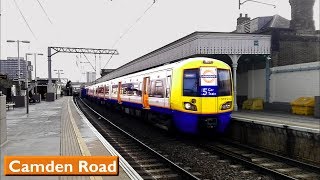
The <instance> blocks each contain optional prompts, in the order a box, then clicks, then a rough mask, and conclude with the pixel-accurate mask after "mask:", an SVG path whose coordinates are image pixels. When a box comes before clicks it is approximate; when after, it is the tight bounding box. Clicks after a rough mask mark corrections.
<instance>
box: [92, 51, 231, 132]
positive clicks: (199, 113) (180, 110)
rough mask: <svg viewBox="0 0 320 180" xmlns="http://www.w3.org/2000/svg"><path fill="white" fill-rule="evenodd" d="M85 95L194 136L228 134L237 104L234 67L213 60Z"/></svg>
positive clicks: (125, 79)
mask: <svg viewBox="0 0 320 180" xmlns="http://www.w3.org/2000/svg"><path fill="white" fill-rule="evenodd" d="M86 89H87V90H86V92H87V93H86V94H87V96H89V97H91V98H94V99H96V100H98V101H104V102H106V103H110V104H114V105H117V106H120V107H123V108H124V109H125V112H127V113H129V112H131V113H132V112H133V113H134V114H135V115H140V116H141V115H142V114H143V115H144V116H146V117H149V118H150V117H155V118H153V120H156V121H159V122H158V123H160V124H163V125H165V126H167V127H169V128H175V129H177V130H178V131H180V132H184V133H191V134H196V133H199V132H200V131H201V130H208V129H209V130H211V131H214V132H217V133H223V132H224V131H225V129H226V128H227V127H228V125H229V123H230V120H231V111H232V109H233V104H234V103H233V86H232V76H231V70H230V66H229V65H227V64H226V63H224V62H222V61H219V60H216V59H211V58H201V57H200V58H190V59H186V60H182V61H179V62H174V63H171V64H167V65H163V66H161V67H156V68H152V69H148V70H145V71H140V72H137V73H133V74H129V75H126V76H122V77H119V78H115V79H111V80H108V81H106V82H102V83H99V84H95V85H92V86H89V87H86ZM162 117H165V118H162Z"/></svg>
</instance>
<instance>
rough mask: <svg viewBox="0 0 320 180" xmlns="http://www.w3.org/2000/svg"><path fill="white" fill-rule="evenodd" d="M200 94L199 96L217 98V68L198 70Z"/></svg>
mask: <svg viewBox="0 0 320 180" xmlns="http://www.w3.org/2000/svg"><path fill="white" fill-rule="evenodd" d="M200 93H201V96H217V95H218V76H217V68H215V67H201V68H200Z"/></svg>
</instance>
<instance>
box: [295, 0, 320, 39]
mask: <svg viewBox="0 0 320 180" xmlns="http://www.w3.org/2000/svg"><path fill="white" fill-rule="evenodd" d="M289 2H290V5H291V21H290V28H291V29H293V30H294V31H295V33H296V34H297V35H308V34H309V35H310V34H314V33H315V26H314V21H313V6H314V2H315V0H289Z"/></svg>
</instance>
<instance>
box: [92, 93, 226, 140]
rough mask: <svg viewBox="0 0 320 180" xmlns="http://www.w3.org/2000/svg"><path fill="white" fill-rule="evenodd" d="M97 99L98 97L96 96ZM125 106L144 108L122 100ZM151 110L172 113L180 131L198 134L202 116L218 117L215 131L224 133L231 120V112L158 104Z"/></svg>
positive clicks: (114, 101)
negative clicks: (178, 108) (185, 109)
mask: <svg viewBox="0 0 320 180" xmlns="http://www.w3.org/2000/svg"><path fill="white" fill-rule="evenodd" d="M96 99H97V98H96ZM104 101H105V102H106V103H111V104H117V103H118V101H117V100H115V99H105V100H104ZM122 105H123V106H127V107H133V108H137V109H142V104H137V103H131V102H125V101H123V102H122ZM150 111H151V112H158V113H163V114H168V115H172V116H173V119H174V124H175V125H176V127H177V129H178V130H179V131H180V132H184V133H189V134H197V133H199V123H200V118H205V117H211V118H212V117H213V118H217V119H218V122H217V126H216V128H215V131H216V132H218V133H224V132H225V130H226V128H227V127H228V125H229V124H230V121H231V112H226V113H221V114H209V115H207V114H206V115H201V114H191V113H187V112H181V111H175V110H171V109H168V108H162V107H157V106H150Z"/></svg>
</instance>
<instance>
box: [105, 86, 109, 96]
mask: <svg viewBox="0 0 320 180" xmlns="http://www.w3.org/2000/svg"><path fill="white" fill-rule="evenodd" d="M105 89H106V92H105V94H109V86H106V87H105Z"/></svg>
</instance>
